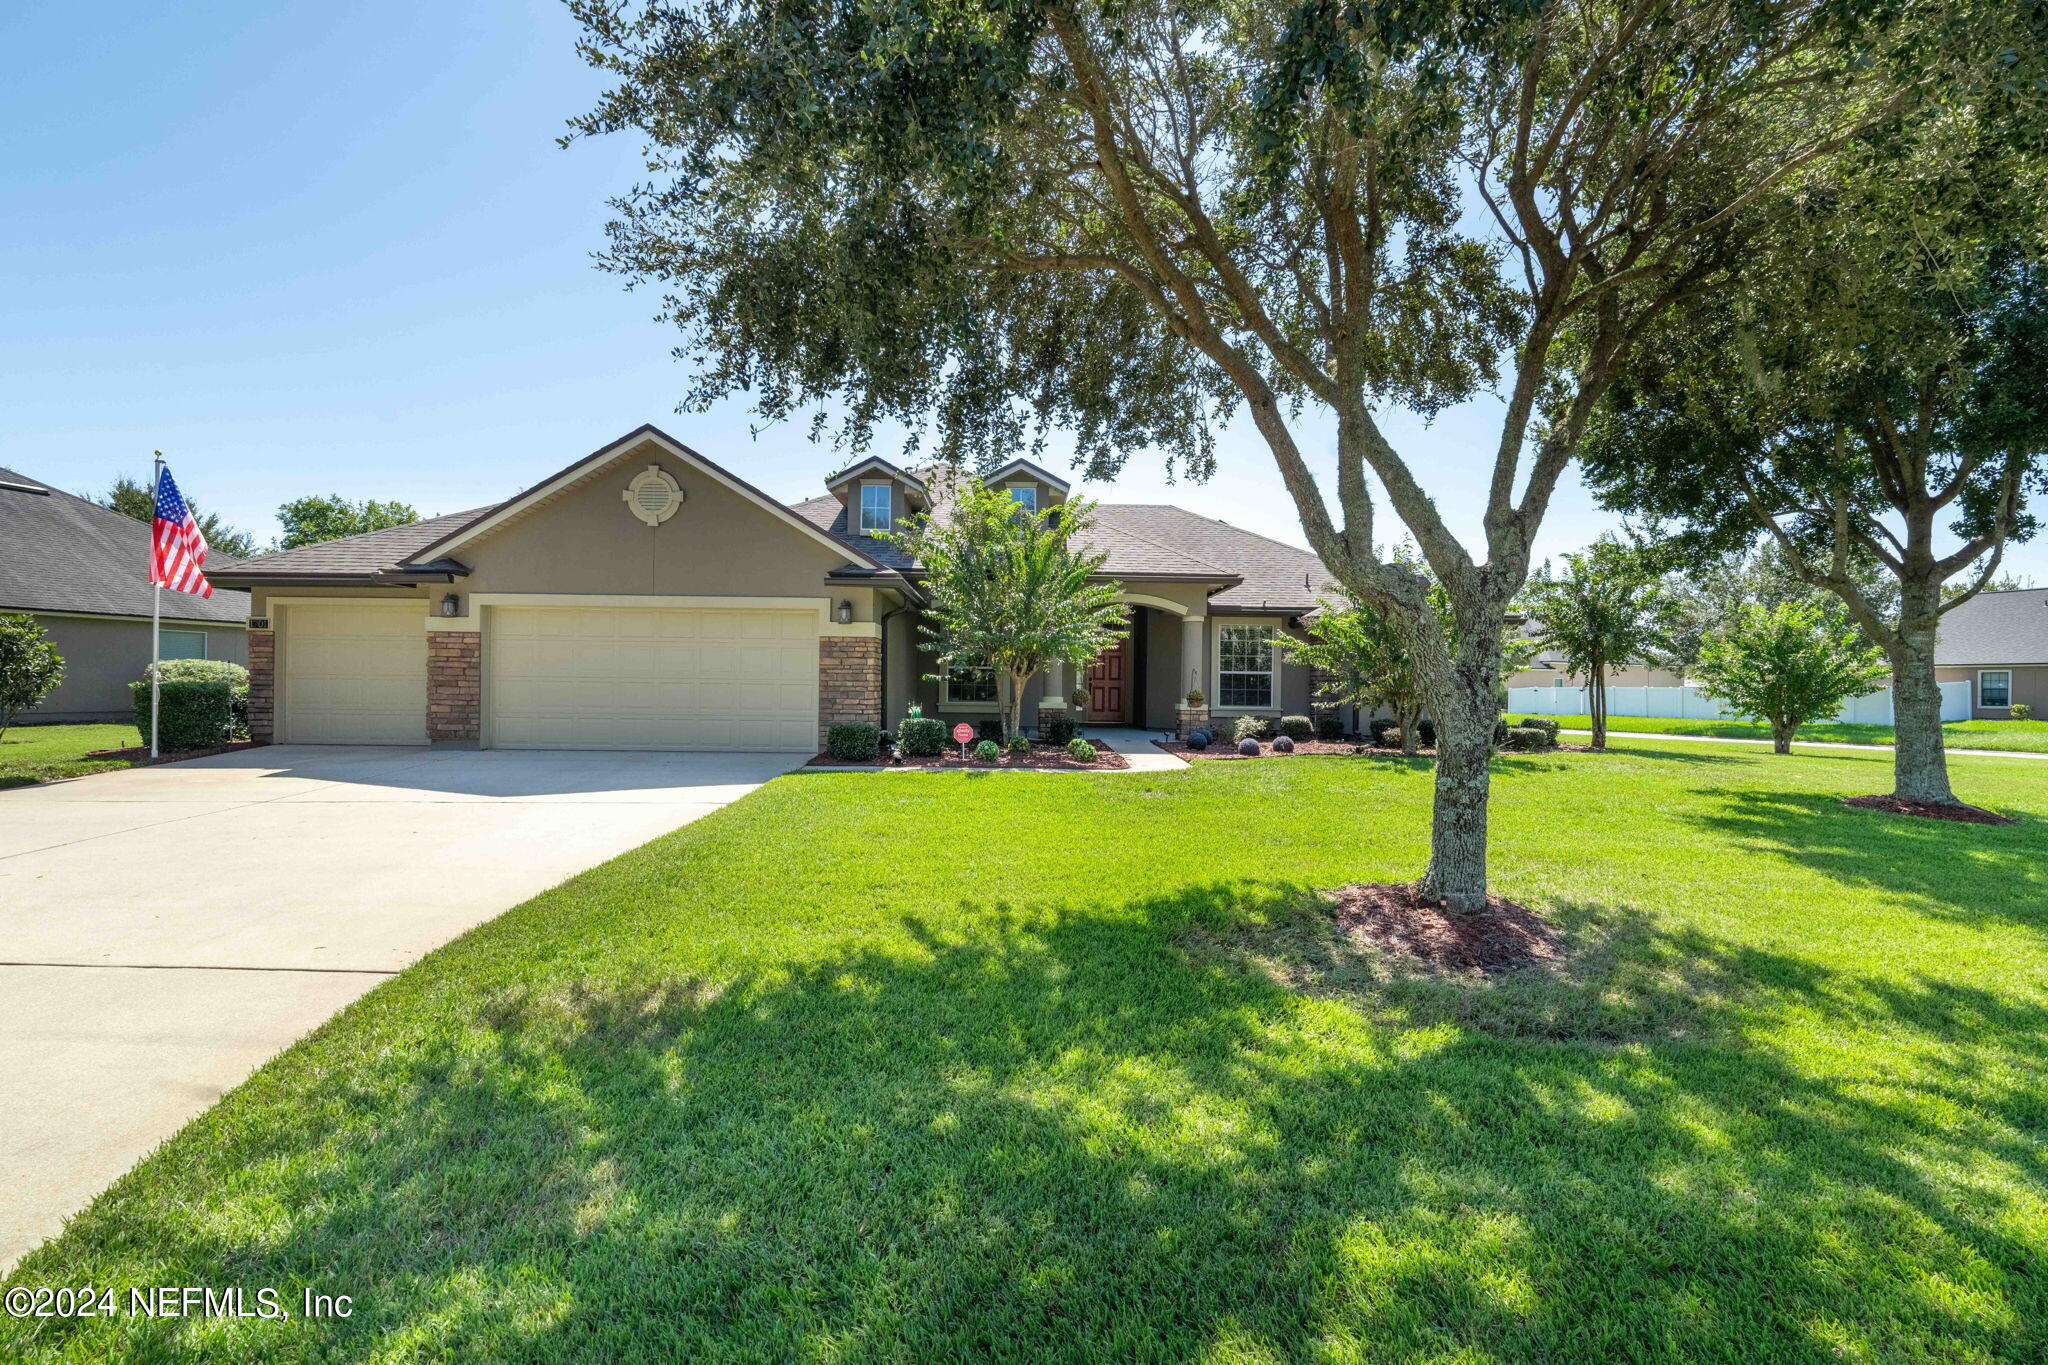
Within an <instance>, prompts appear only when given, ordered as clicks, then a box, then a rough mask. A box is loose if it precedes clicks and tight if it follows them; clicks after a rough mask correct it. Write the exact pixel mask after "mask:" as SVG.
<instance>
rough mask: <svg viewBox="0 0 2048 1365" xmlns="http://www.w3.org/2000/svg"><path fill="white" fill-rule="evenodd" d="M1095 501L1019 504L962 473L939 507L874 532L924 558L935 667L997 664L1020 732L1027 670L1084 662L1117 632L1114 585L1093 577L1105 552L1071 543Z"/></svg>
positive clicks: (1002, 694) (1000, 689) (1006, 714)
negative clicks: (1033, 507) (899, 526)
mask: <svg viewBox="0 0 2048 1365" xmlns="http://www.w3.org/2000/svg"><path fill="white" fill-rule="evenodd" d="M1094 511H1095V505H1094V504H1093V503H1090V502H1086V501H1079V502H1068V503H1064V504H1062V505H1060V506H1059V507H1056V508H1048V509H1046V510H1045V511H1043V512H1037V513H1031V512H1025V511H1022V510H1020V509H1019V508H1018V506H1017V504H1016V502H1015V501H1013V500H1012V499H1011V497H1010V495H1009V494H1008V493H1006V492H1004V491H1002V490H1001V489H996V488H989V487H987V486H986V485H984V484H982V483H981V482H980V481H978V480H974V479H963V480H961V481H960V483H959V491H958V494H957V496H956V497H955V499H954V500H953V501H951V502H949V503H948V504H947V505H946V507H945V508H944V509H943V512H942V515H941V516H939V517H937V518H934V517H933V516H932V515H931V514H930V513H926V514H924V515H921V516H919V517H918V518H917V519H916V520H915V521H913V522H912V523H911V524H910V526H909V528H908V529H907V530H903V531H892V532H889V533H887V534H885V535H883V536H881V537H880V538H881V539H883V540H887V541H889V542H890V543H892V544H894V545H896V546H898V547H900V548H902V549H903V550H905V551H906V552H907V553H909V554H910V555H912V556H913V557H914V558H915V559H916V560H917V561H918V562H919V563H921V564H922V565H923V566H924V571H925V578H924V589H925V591H926V592H927V593H929V594H930V597H931V603H930V605H929V606H928V607H926V609H925V616H926V620H925V623H924V624H923V626H922V627H921V629H922V630H923V631H924V633H925V634H926V635H927V636H928V637H930V638H929V639H928V640H927V641H926V642H925V644H924V646H923V648H925V649H927V650H930V651H931V652H932V653H933V654H935V655H936V656H937V661H938V664H939V667H940V669H941V670H950V669H953V668H956V667H960V666H963V665H964V666H969V667H988V668H992V669H994V670H995V674H996V686H997V701H998V703H999V704H1000V706H1001V709H1002V716H1003V729H1004V733H1005V734H1008V735H1020V734H1022V733H1023V732H1024V689H1025V687H1026V686H1027V685H1028V684H1029V683H1030V681H1031V679H1032V678H1033V677H1035V676H1036V675H1037V674H1039V673H1041V672H1043V671H1044V670H1045V669H1046V668H1048V667H1050V666H1052V665H1053V664H1068V665H1070V666H1072V667H1074V668H1076V669H1080V668H1085V667H1086V666H1087V665H1088V663H1089V661H1091V660H1092V659H1094V658H1095V656H1096V655H1098V654H1100V653H1102V651H1103V650H1105V649H1107V648H1109V647H1110V646H1111V645H1113V644H1115V643H1116V642H1117V641H1118V640H1120V639H1122V638H1123V636H1124V624H1125V609H1124V607H1123V604H1122V603H1120V602H1119V601H1118V600H1117V597H1118V595H1119V593H1120V592H1121V591H1122V589H1121V587H1120V586H1119V585H1118V584H1116V583H1113V582H1110V583H1105V582H1098V581H1096V580H1095V575H1096V574H1097V573H1099V572H1100V571H1101V569H1102V564H1103V561H1104V559H1105V557H1106V556H1104V555H1100V554H1093V555H1091V554H1087V553H1084V552H1083V551H1082V550H1080V549H1079V548H1078V547H1077V546H1076V545H1075V543H1074V541H1075V538H1076V536H1077V535H1078V534H1079V533H1080V532H1081V531H1083V530H1085V529H1086V528H1087V526H1088V524H1089V522H1090V520H1091V518H1092V517H1093V514H1094ZM933 676H938V675H936V674H935V675H933Z"/></svg>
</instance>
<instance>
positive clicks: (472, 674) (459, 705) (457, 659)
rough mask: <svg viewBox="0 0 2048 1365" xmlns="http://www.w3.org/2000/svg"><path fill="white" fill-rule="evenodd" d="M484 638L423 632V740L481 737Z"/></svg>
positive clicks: (474, 634)
mask: <svg viewBox="0 0 2048 1365" xmlns="http://www.w3.org/2000/svg"><path fill="white" fill-rule="evenodd" d="M483 702H484V637H483V634H482V632H480V631H474V630H430V631H428V632H427V738H428V739H429V740H464V739H468V740H473V739H476V738H477V737H478V736H479V735H480V734H481V733H482V730H481V720H482V712H483Z"/></svg>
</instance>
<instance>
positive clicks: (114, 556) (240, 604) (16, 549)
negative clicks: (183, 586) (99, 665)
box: [0, 469, 249, 624]
mask: <svg viewBox="0 0 2048 1365" xmlns="http://www.w3.org/2000/svg"><path fill="white" fill-rule="evenodd" d="M0 484H23V485H27V486H28V487H31V488H44V489H49V491H48V492H47V493H27V492H21V491H19V490H17V489H14V488H4V487H0V611H24V610H25V611H75V612H85V613H89V614H91V615H95V616H140V617H144V618H147V617H148V616H149V614H150V600H151V598H152V597H153V596H154V595H155V594H154V592H153V591H152V590H151V588H150V586H149V524H148V523H147V522H141V521H137V520H135V518H133V517H130V516H124V515H122V514H121V513H119V512H116V511H115V510H113V509H112V508H111V507H102V506H100V505H99V504H98V503H96V502H88V501H87V500H86V499H84V498H80V497H74V496H72V495H71V494H69V493H65V492H62V491H60V490H58V489H55V488H51V487H50V485H48V484H46V483H43V482H42V481H41V480H39V479H31V478H29V477H27V476H26V475H23V474H17V473H15V472H14V471H12V470H9V469H0ZM238 562H239V561H237V560H235V559H233V558H231V557H229V556H227V555H224V554H221V553H220V552H219V551H217V550H216V551H214V552H212V553H210V554H209V555H208V556H207V568H208V569H209V570H210V571H218V570H220V569H223V568H226V567H228V566H231V565H234V564H237V563H238ZM163 604H164V605H163V614H164V617H165V619H167V620H175V621H220V622H233V623H236V624H240V623H241V622H243V621H245V620H247V619H248V616H249V594H247V593H245V592H231V591H229V590H227V589H225V588H220V587H216V588H215V589H214V590H213V596H211V597H197V596H194V595H193V594H191V593H184V592H169V591H166V592H165V593H164V596H163Z"/></svg>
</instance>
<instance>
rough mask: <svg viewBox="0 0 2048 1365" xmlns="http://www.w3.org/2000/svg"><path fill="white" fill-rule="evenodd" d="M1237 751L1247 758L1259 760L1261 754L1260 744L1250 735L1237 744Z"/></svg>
mask: <svg viewBox="0 0 2048 1365" xmlns="http://www.w3.org/2000/svg"><path fill="white" fill-rule="evenodd" d="M1237 751H1238V752H1239V753H1240V754H1243V755H1244V756H1245V757H1246V758H1257V757H1258V756H1259V754H1260V752H1261V750H1260V748H1259V742H1258V741H1257V740H1256V739H1253V738H1252V737H1251V736H1250V735H1246V736H1245V737H1244V738H1243V739H1241V740H1239V741H1238V742H1237Z"/></svg>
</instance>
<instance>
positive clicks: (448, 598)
mask: <svg viewBox="0 0 2048 1365" xmlns="http://www.w3.org/2000/svg"><path fill="white" fill-rule="evenodd" d="M441 614H442V615H443V616H460V615H462V599H461V598H460V597H457V596H456V595H455V594H454V593H452V592H451V593H444V594H443V595H442V597H441Z"/></svg>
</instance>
